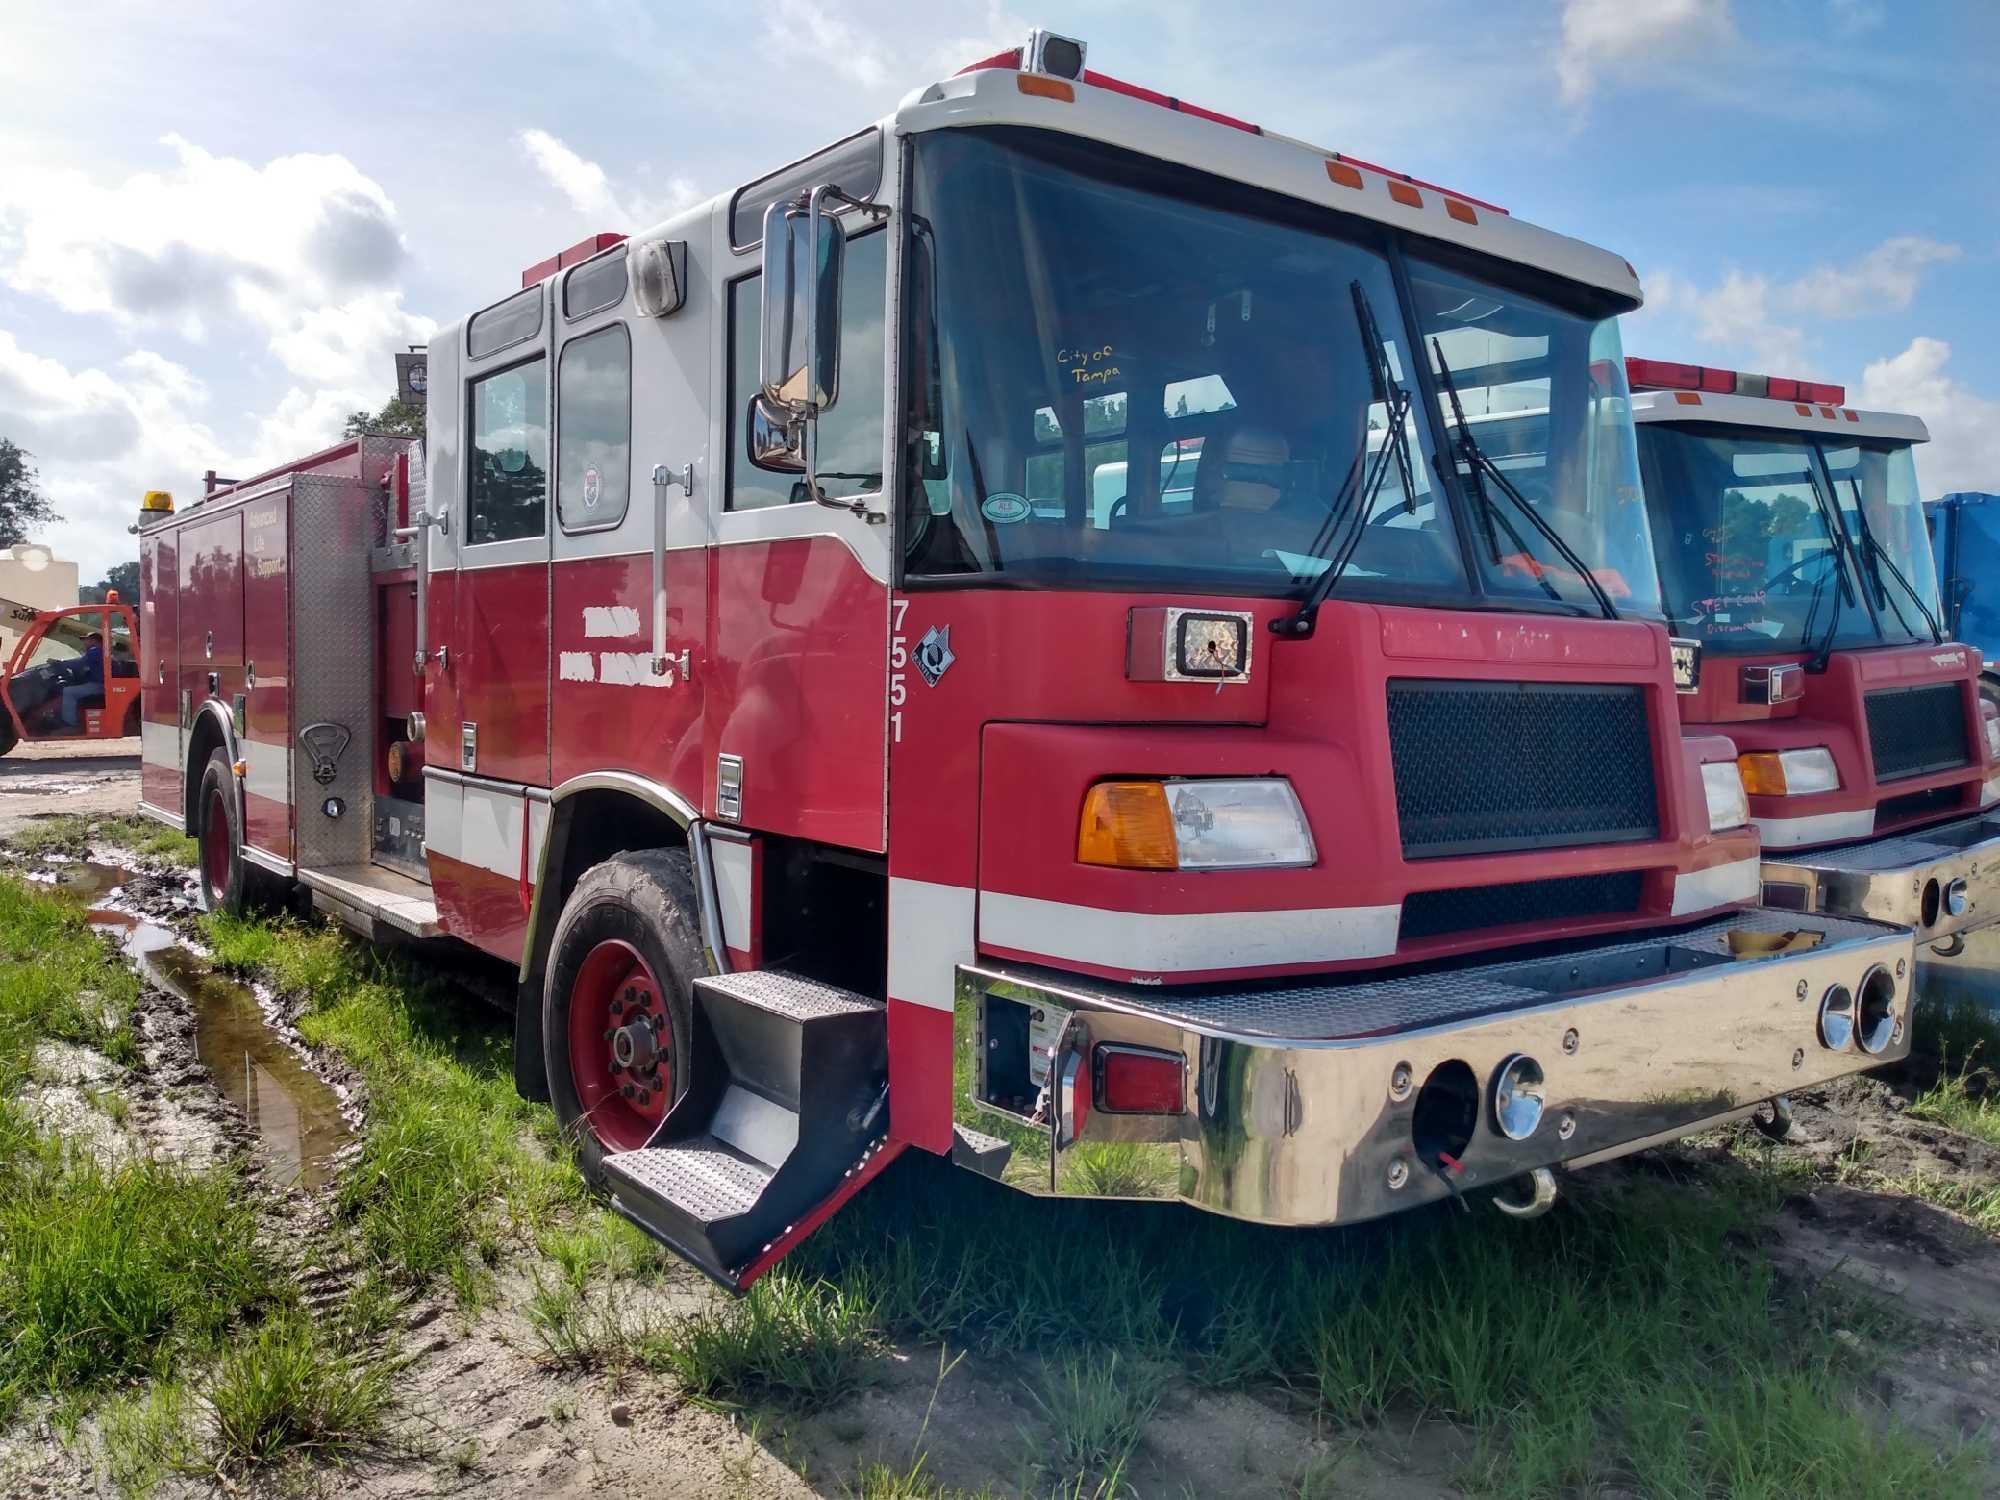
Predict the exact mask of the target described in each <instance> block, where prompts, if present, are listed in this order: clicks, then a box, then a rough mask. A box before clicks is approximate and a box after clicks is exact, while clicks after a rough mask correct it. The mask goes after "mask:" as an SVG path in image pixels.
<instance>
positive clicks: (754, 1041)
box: [604, 969, 889, 1291]
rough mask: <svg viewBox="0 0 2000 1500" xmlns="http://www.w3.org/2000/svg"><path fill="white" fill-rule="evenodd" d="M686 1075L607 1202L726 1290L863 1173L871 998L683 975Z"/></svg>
mask: <svg viewBox="0 0 2000 1500" xmlns="http://www.w3.org/2000/svg"><path fill="white" fill-rule="evenodd" d="M691 1077H692V1082H691V1084H690V1086H689V1089H688V1092H687V1093H686V1094H685V1095H683V1096H682V1098H681V1100H680V1102H679V1103H678V1104H676V1105H675V1106H674V1107H673V1109H672V1110H670V1111H669V1112H668V1114H667V1117H666V1119H665V1120H663V1121H661V1122H660V1128H659V1129H658V1130H657V1131H656V1132H655V1133H654V1135H653V1139H652V1141H651V1142H650V1143H649V1144H648V1145H647V1146H646V1147H645V1148H644V1149H642V1150H638V1151H623V1152H619V1153H618V1154H617V1155H614V1156H611V1157H608V1158H606V1160H605V1163H604V1167H605V1172H606V1174H607V1175H608V1176H609V1178H610V1182H611V1194H612V1197H611V1206H612V1207H613V1208H615V1209H616V1210H617V1211H618V1212H619V1213H621V1214H623V1215H624V1216H625V1217H626V1218H628V1219H630V1220H631V1221H632V1222H633V1223H635V1224H637V1225H638V1226H639V1227H640V1228H641V1229H644V1230H645V1231H647V1232H648V1233H649V1234H651V1235H653V1236H654V1238H656V1239H658V1240H660V1241H661V1242H662V1243H664V1244H666V1245H667V1246H668V1247H669V1248H670V1249H672V1250H674V1251H675V1252H677V1253H678V1254H680V1255H681V1256H683V1257H685V1258H686V1259H687V1260H689V1261H691V1262H692V1263H693V1264H694V1265H696V1266H697V1267H699V1268H700V1269H701V1270H702V1271H704V1272H705V1273H707V1274H708V1275H709V1276H711V1277H713V1278H714V1279H715V1280H717V1281H719V1282H721V1283H722V1284H723V1285H724V1286H726V1287H729V1288H730V1289H731V1290H734V1291H741V1290H742V1289H743V1288H744V1287H746V1286H748V1285H749V1283H750V1282H751V1281H752V1280H754V1279H755V1278H756V1276H757V1275H760V1274H761V1273H762V1272H763V1270H764V1269H765V1268H766V1267H767V1266H768V1265H769V1264H770V1263H771V1261H772V1260H774V1259H775V1258H776V1256H775V1255H774V1254H771V1253H770V1252H773V1251H777V1250H781V1248H784V1249H788V1248H789V1247H790V1244H791V1243H795V1242H796V1239H797V1238H799V1237H802V1235H795V1234H794V1231H797V1230H801V1229H804V1228H809V1227H810V1225H809V1223H807V1222H806V1221H808V1220H811V1221H812V1222H817V1219H816V1217H815V1215H814V1210H816V1209H819V1208H821V1207H822V1206H824V1205H827V1204H828V1203H829V1201H830V1200H835V1199H837V1198H838V1197H840V1196H844V1195H845V1194H846V1193H848V1192H851V1191H853V1188H854V1187H855V1186H856V1185H858V1184H857V1182H856V1177H857V1174H865V1175H873V1171H872V1163H871V1158H877V1157H879V1152H878V1148H879V1147H880V1145H881V1143H882V1138H883V1136H884V1135H885V1134H886V1132H887V1130H888V1125H889V1120H888V1082H887V1079H888V1026H887V1021H886V1017H885V1012H884V1008H883V1005H882V1002H881V1001H879V1000H871V999H869V998H867V997H866V996H863V995H858V994H855V993H853V992H851V991H848V990H842V989H836V988H834V987H833V986H831V985H824V984H820V983H818V982H817V981H815V980H810V979H802V978H799V977H798V976H796V975H792V974H786V973H782V972H779V971H777V970H770V969H753V970H747V971H740V972H737V973H733V974H718V975H715V976H713V977H710V978H706V979H697V980H696V981H695V983H694V1058H693V1064H692V1068H691Z"/></svg>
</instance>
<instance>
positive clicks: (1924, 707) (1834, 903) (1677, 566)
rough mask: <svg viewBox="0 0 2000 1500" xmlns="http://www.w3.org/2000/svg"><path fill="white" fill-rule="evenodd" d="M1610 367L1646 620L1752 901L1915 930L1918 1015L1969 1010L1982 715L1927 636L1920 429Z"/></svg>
mask: <svg viewBox="0 0 2000 1500" xmlns="http://www.w3.org/2000/svg"><path fill="white" fill-rule="evenodd" d="M1627 371H1628V373H1629V376H1630V380H1631V384H1632V386H1633V388H1634V390H1635V391H1637V392H1638V394H1636V395H1634V396H1633V398H1632V407H1633V416H1634V418H1635V419H1636V420H1637V423H1638V437H1639V458H1640V465H1641V469H1642V471H1643V473H1644V476H1645V483H1646V493H1647V499H1648V501H1649V503H1650V506H1651V511H1652V517H1653V528H1654V537H1655V543H1656V546H1657V550H1658V552H1659V557H1660V570H1661V577H1662V579H1663V582H1664V592H1665V600H1666V606H1667V614H1668V617H1669V619H1670V620H1672V621H1673V624H1674V628H1675V630H1676V631H1677V632H1679V633H1680V634H1681V635H1682V636H1685V637H1687V638H1690V639H1692V640H1694V641H1697V642H1699V644H1700V649H1701V653H1702V657H1703V665H1702V669H1701V680H1700V683H1699V685H1698V686H1697V687H1695V688H1694V690H1693V691H1692V692H1691V693H1690V694H1688V695H1687V696H1685V697H1683V699H1682V700H1681V718H1682V720H1683V722H1684V723H1687V724H1689V725H1690V726H1702V727H1703V728H1704V729H1706V730H1708V731H1709V732H1713V733H1716V734H1724V735H1728V736H1729V737H1730V738H1731V739H1733V740H1734V741H1735V742H1736V746H1737V750H1738V752H1739V758H1738V762H1737V764H1738V766H1739V767H1740V769H1741V771H1742V776H1743V783H1744V786H1745V788H1746V790H1747V791H1748V793H1749V798H1750V811H1751V815H1752V818H1753V820H1754V821H1755V823H1756V825H1757V828H1758V831H1759V832H1760V833H1761V834H1762V835H1763V844H1764V877H1763V878H1764V891H1763V899H1764V901H1765V902H1766V903H1767V904H1768V905H1771V906H1774V907H1781V908H1787V909H1791V910H1798V911H1814V912H1822V911H1823V912H1832V913H1836V914H1843V915H1851V916H1860V917H1869V918H1873V919H1875V920H1878V921H1884V922H1894V923H1896V924H1897V925H1899V926H1906V927H1910V928H1913V929H1914V930H1915V931H1916V933H1917V936H1918V938H1919V940H1920V941H1919V947H1918V962H1917V976H1918V989H1919V993H1920V995H1921V996H1922V997H1923V998H1925V999H1932V998H1944V997H1946V996H1948V995H1949V996H1960V995H1974V994H1977V995H1982V996H1983V997H1984V998H1986V999H1988V1000H1989V1001H1990V1000H1991V999H1992V998H1994V997H1995V996H1996V995H2000V931H1996V930H1995V928H1996V924H2000V814H1996V813H1995V811H1994V804H1995V803H2000V707H1996V705H1995V703H1994V702H1993V701H1992V700H1991V699H1989V698H1987V697H1985V696H1982V694H1981V692H1980V672H1981V665H1982V664H1981V661H1980V656H1979V652H1978V651H1977V650H1975V649H1973V648H1972V647H1969V646H1966V645H1964V644H1962V643H1960V642H1958V641H1953V640H1949V639H1947V638H1946V634H1945V625H1944V620H1945V614H1944V610H1943V608H1942V606H1941V605H1940V602H1939V598H1938V585H1937V575H1936V571H1935V567H1934V564H1933V559H1932V553H1931V545H1930V538H1929V535H1928V533H1927V531H1926V529H1925V524H1924V510H1923V504H1922V499H1921V496H1920V494H1919V492H1918V489H1917V472H1916V459H1915V449H1916V445H1917V444H1919V443H1921V442H1924V441H1926V440H1927V439H1928V437H1929V433H1928V432H1927V431H1926V430H1925V428H1924V424H1923V422H1922V421H1921V420H1919V419H1918V418H1916V417H1912V416H1901V415H1897V414H1894V413H1890V412H1873V411H1857V410H1855V409H1854V408H1853V407H1850V406H1848V405H1847V392H1846V390H1845V388H1844V387H1841V386H1838V385H1824V384H1818V383H1815V382H1811V381H1802V380H1791V379H1786V378H1783V377H1779V376H1765V375H1751V374H1745V373H1742V372H1739V371H1735V370H1721V369H1714V368H1709V367H1704V366H1699V365H1684V364H1675V363H1670V362H1667V361H1663V360H1650V359H1633V360H1630V361H1628V363H1627ZM1690 732H1691V733H1692V732H1696V731H1695V730H1694V729H1692V728H1691V729H1690Z"/></svg>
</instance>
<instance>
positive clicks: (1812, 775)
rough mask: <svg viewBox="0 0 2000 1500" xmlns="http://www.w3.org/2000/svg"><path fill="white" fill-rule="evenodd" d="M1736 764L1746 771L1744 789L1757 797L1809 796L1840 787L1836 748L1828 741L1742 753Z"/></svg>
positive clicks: (1744, 773) (1743, 771) (1742, 770)
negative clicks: (1800, 747) (1801, 747)
mask: <svg viewBox="0 0 2000 1500" xmlns="http://www.w3.org/2000/svg"><path fill="white" fill-rule="evenodd" d="M1736 765H1737V768H1738V769H1739V770H1740V771H1741V772H1742V773H1743V789H1744V790H1745V791H1747V792H1748V793H1749V794H1750V795H1751V796H1753V797H1805V796H1809V795H1811V794H1812V793H1814V792H1837V791H1839V790H1840V772H1839V771H1838V770H1837V769H1835V767H1834V764H1833V752H1832V751H1831V750H1829V749H1827V748H1826V746H1824V745H1814V746H1813V747H1812V748H1811V749H1809V750H1778V751H1759V752H1757V753H1756V754H1753V755H1739V756H1737V757H1736Z"/></svg>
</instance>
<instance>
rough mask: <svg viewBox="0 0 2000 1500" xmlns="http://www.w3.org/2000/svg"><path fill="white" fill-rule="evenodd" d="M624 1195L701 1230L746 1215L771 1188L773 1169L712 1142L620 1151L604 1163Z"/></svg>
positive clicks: (702, 1140) (709, 1139) (706, 1138)
mask: <svg viewBox="0 0 2000 1500" xmlns="http://www.w3.org/2000/svg"><path fill="white" fill-rule="evenodd" d="M605 1170H606V1171H607V1172H609V1173H610V1174H611V1179H612V1181H613V1182H614V1183H615V1184H617V1185H618V1186H619V1188H621V1189H630V1190H632V1191H634V1192H636V1193H638V1194H641V1195H643V1196H645V1197H646V1198H649V1199H651V1200H653V1201H654V1202H656V1203H659V1204H662V1205H668V1204H670V1205H672V1206H673V1207H674V1208H675V1209H677V1210H678V1211H679V1212H680V1213H682V1214H684V1215H686V1216H687V1217H689V1218H691V1219H694V1220H696V1221H698V1222H700V1223H702V1224H714V1223H717V1222H719V1221H721V1220H723V1219H732V1218H735V1217H737V1216H738V1215H740V1214H747V1213H749V1212H750V1210H751V1209H753V1208H755V1207H756V1206H757V1199H758V1198H759V1197H760V1196H761V1195H762V1194H763V1191H764V1189H765V1188H766V1187H768V1186H770V1183H771V1169H770V1168H769V1167H767V1166H765V1165H764V1164H763V1163H762V1162H758V1161H752V1160H751V1159H750V1158H749V1157H747V1156H744V1155H742V1154H741V1153H739V1152H736V1151H733V1150H731V1149H730V1148H729V1147H728V1146H725V1145H723V1144H722V1143H721V1142H719V1141H717V1140H716V1139H715V1138H714V1137H713V1136H702V1137H701V1138H699V1139H697V1140H692V1141H689V1142H688V1143H687V1144H686V1145H684V1146H664V1147H654V1148H649V1149H647V1150H644V1151H622V1152H620V1153H619V1154H618V1155H616V1156H614V1157H612V1158H611V1159H610V1160H609V1161H607V1162H606V1163H605Z"/></svg>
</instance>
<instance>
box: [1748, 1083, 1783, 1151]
mask: <svg viewBox="0 0 2000 1500" xmlns="http://www.w3.org/2000/svg"><path fill="white" fill-rule="evenodd" d="M1750 1118H1751V1120H1752V1121H1753V1122H1755V1124H1756V1126H1757V1128H1758V1130H1760V1131H1762V1132H1763V1133H1764V1134H1765V1135H1766V1136H1768V1137H1770V1138H1771V1139H1772V1140H1774V1141H1788V1140H1790V1139H1791V1138H1792V1101H1791V1100H1790V1099H1787V1098H1786V1097H1785V1096H1784V1095H1783V1094H1780V1095H1779V1096H1778V1097H1777V1098H1775V1099H1773V1100H1772V1101H1771V1117H1770V1118H1769V1119H1768V1120H1767V1119H1765V1118H1764V1116H1763V1115H1762V1114H1761V1113H1759V1114H1754V1115H1752V1116H1751V1117H1750Z"/></svg>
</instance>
